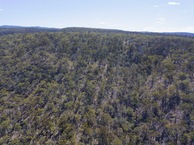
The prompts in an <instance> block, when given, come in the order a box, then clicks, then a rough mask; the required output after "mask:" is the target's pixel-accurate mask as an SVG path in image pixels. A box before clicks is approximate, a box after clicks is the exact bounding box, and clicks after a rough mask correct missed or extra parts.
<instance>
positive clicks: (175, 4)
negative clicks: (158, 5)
mask: <svg viewBox="0 0 194 145" xmlns="http://www.w3.org/2000/svg"><path fill="white" fill-rule="evenodd" d="M180 4H181V3H178V2H168V5H170V6H178V5H180Z"/></svg>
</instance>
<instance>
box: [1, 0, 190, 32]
mask: <svg viewBox="0 0 194 145" xmlns="http://www.w3.org/2000/svg"><path fill="white" fill-rule="evenodd" d="M0 25H17V26H42V27H55V28H66V27H89V28H107V29H121V30H127V31H151V32H192V33H194V0H0Z"/></svg>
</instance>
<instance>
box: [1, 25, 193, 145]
mask: <svg viewBox="0 0 194 145" xmlns="http://www.w3.org/2000/svg"><path fill="white" fill-rule="evenodd" d="M13 30H14V33H12V32H11V33H8V34H7V33H6V35H5V33H3V35H1V36H0V56H1V57H0V144H9V145H16V144H32V145H34V144H48V145H55V144H56V145H57V144H59V145H60V144H61V145H63V144H66V145H74V144H75V145H82V144H88V145H90V144H91V145H92V144H93V145H122V144H123V145H126V144H129V145H130V144H131V145H134V144H136V145H145V144H149V145H157V144H177V145H188V144H192V143H194V39H193V37H183V36H181V37H180V36H173V35H167V34H157V33H135V32H123V31H119V30H118V31H117V30H115V31H113V30H103V31H102V30H101V31H99V30H96V29H94V30H93V29H73V30H72V29H71V30H70V29H61V30H57V31H45V30H44V31H41V32H39V31H37V29H36V31H33V32H31V31H30V32H29V31H25V32H23V29H22V33H21V31H20V30H18V28H16V29H13ZM25 30H26V29H25ZM41 30H42V29H41ZM88 30H89V31H88ZM1 32H9V31H6V30H5V28H2V29H0V33H1Z"/></svg>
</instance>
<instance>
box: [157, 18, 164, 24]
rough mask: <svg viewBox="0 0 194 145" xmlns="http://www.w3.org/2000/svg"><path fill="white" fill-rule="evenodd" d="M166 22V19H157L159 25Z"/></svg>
mask: <svg viewBox="0 0 194 145" xmlns="http://www.w3.org/2000/svg"><path fill="white" fill-rule="evenodd" d="M165 21H166V19H165V18H157V20H156V23H158V24H164V23H165Z"/></svg>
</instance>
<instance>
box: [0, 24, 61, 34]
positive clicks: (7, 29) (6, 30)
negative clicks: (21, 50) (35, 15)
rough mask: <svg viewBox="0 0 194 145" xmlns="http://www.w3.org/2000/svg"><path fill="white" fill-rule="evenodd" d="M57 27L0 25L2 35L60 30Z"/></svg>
mask: <svg viewBox="0 0 194 145" xmlns="http://www.w3.org/2000/svg"><path fill="white" fill-rule="evenodd" d="M59 31H60V29H57V28H46V27H38V26H36V27H22V26H10V25H3V26H0V36H2V35H8V34H16V33H35V32H59Z"/></svg>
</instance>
